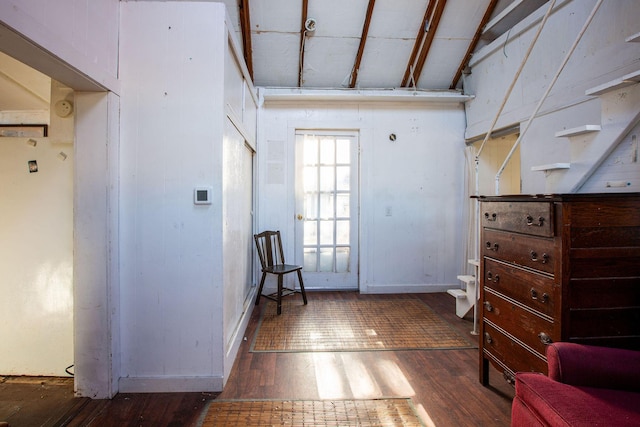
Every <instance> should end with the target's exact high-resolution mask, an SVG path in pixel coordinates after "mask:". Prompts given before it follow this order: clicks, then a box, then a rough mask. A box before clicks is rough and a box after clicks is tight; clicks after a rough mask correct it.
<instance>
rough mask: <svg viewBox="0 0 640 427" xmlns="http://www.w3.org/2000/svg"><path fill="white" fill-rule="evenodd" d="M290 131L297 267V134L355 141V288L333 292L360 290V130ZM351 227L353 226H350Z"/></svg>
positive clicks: (353, 242) (318, 127)
mask: <svg viewBox="0 0 640 427" xmlns="http://www.w3.org/2000/svg"><path fill="white" fill-rule="evenodd" d="M290 130H292V135H291V134H290V135H291V138H292V139H291V141H290V143H291V144H292V145H291V147H292V152H293V155H292V162H293V163H292V165H293V167H292V168H291V175H292V179H291V182H292V185H291V190H292V191H291V194H292V196H291V197H292V198H293V200H292V209H293V213H292V217H293V240H292V244H293V253H294V256H295V262H296V263H297V264H299V265H302V263H303V260H302V259H301V258H300V259H299V258H298V257H299V256H300V254H302V251H301V248H299V247H298V241H299V240H298V237H299V236H298V235H299V233H300V232H301V228H302V227H300V226H299V225H298V223H299V221H298V219H297V214H298V212H297V208H298V197H299V194H298V191H300V190H299V188H298V185H297V180H296V177H297V173H298V158H299V156H300V153H299V152H298V144H297V135H298V134H299V133H304V132H309V133H317V134H326V135H337V136H339V135H340V134H345V136H346V135H347V134H349V137H350V138H353V139H354V140H355V144H356V146H355V147H354V148H353V149H352V154H353V156H354V158H353V159H352V161H351V164H352V165H353V166H355V167H356V174H355V177H353V178H352V182H353V181H354V184H353V185H355V190H356V192H357V193H356V198H355V206H353V207H352V209H355V214H353V215H352V221H355V223H356V224H355V227H356V228H355V231H354V232H355V237H354V239H353V241H352V242H351V246H352V247H353V248H354V249H355V250H356V256H355V258H354V260H353V266H352V268H353V269H354V271H353V274H354V275H355V286H354V287H348V288H347V287H345V288H336V289H335V290H344V291H353V290H359V289H360V260H361V256H360V248H361V218H360V211H361V210H360V204H361V195H360V186H361V180H360V153H361V138H362V132H361V130H360V129H358V128H357V127H352V126H347V127H345V126H340V127H328V126H326V124H323V126H322V127H320V126H303V127H293V128H290ZM352 225H353V224H352ZM300 239H302V236H300ZM318 289H323V290H324V288H318ZM326 289H327V290H329V288H326Z"/></svg>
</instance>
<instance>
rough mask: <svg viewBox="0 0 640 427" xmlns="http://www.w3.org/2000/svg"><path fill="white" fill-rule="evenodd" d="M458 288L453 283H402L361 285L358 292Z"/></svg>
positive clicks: (424, 291)
mask: <svg viewBox="0 0 640 427" xmlns="http://www.w3.org/2000/svg"><path fill="white" fill-rule="evenodd" d="M456 287H457V288H459V287H460V285H455V284H436V285H426V284H409V285H406V284H403V285H400V284H398V285H394V284H386V285H363V286H361V287H360V293H363V294H428V293H436V292H446V291H447V289H452V288H456Z"/></svg>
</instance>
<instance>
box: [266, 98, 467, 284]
mask: <svg viewBox="0 0 640 427" xmlns="http://www.w3.org/2000/svg"><path fill="white" fill-rule="evenodd" d="M260 121H261V123H262V124H263V127H262V128H261V135H260V137H259V140H258V170H259V175H258V186H259V193H258V194H259V199H258V205H259V206H260V212H259V217H258V229H260V230H263V229H280V230H282V233H283V236H284V238H285V239H286V241H285V242H283V243H284V246H285V247H287V248H289V251H290V253H286V254H285V257H290V258H291V257H293V255H294V254H293V245H294V238H293V233H294V223H293V220H292V218H294V215H295V212H294V183H293V179H294V170H293V165H294V152H293V150H294V140H295V138H294V133H295V129H297V128H298V129H357V130H359V131H360V148H361V154H360V195H361V206H360V208H361V210H360V222H361V224H360V227H361V234H360V290H361V291H362V292H379V293H380V292H429V291H439V290H443V289H446V288H450V287H457V284H456V282H457V280H456V275H457V274H459V268H461V263H460V261H459V258H460V256H459V254H460V253H461V248H462V240H463V230H461V227H460V223H461V215H462V214H461V212H462V194H463V178H464V171H463V169H462V168H461V167H460V165H462V164H463V163H464V159H463V148H464V143H463V131H464V112H463V109H462V106H459V105H456V104H445V105H429V104H425V105H422V104H416V105H406V104H405V105H403V104H397V103H387V104H370V103H350V104H333V103H331V104H329V103H326V104H325V103H304V104H302V103H295V104H290V105H286V104H280V105H278V104H266V106H265V108H264V109H263V110H262V111H261V119H260ZM390 133H395V134H396V135H397V140H396V142H393V143H392V142H391V141H390V140H389V134H390ZM273 147H275V148H274V150H275V151H273V153H272V152H271V148H273ZM280 147H282V148H280ZM278 153H281V154H280V156H284V158H283V161H282V162H275V160H276V157H275V156H277V155H278ZM275 166H279V167H282V168H284V170H283V171H282V175H281V176H282V177H283V179H282V180H275V179H273V176H272V175H270V173H271V172H273V170H272V168H273V167H275ZM278 176H280V175H278ZM387 207H390V208H391V212H392V214H391V216H387Z"/></svg>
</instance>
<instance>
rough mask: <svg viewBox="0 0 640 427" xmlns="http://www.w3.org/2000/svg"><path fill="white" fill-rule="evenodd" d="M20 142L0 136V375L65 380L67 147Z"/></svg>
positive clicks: (69, 335)
mask: <svg viewBox="0 0 640 427" xmlns="http://www.w3.org/2000/svg"><path fill="white" fill-rule="evenodd" d="M71 120H72V119H71ZM71 138H72V136H71ZM27 139H28V138H6V137H5V138H0V182H2V190H0V206H2V214H1V215H0V216H1V218H2V220H1V221H0V241H1V242H2V244H1V245H0V277H2V280H1V281H0V289H1V292H2V298H0V324H2V325H3V326H2V328H0V339H1V340H2V342H3V346H4V347H5V348H6V349H11V350H10V351H8V350H7V351H3V352H2V353H1V354H0V374H2V375H53V376H66V375H67V374H66V373H65V368H66V367H68V366H69V365H72V364H73V164H74V156H73V145H71V144H52V143H51V142H50V141H49V139H48V138H34V140H35V141H36V142H37V145H36V146H35V147H34V146H32V145H29V144H27ZM61 151H63V152H64V153H65V155H66V156H67V158H66V159H65V160H62V159H61V158H58V155H59V153H60V152H61ZM31 160H35V161H37V163H38V172H36V173H30V172H29V168H28V165H27V162H29V161H31ZM43 354H46V355H47V357H42V356H43Z"/></svg>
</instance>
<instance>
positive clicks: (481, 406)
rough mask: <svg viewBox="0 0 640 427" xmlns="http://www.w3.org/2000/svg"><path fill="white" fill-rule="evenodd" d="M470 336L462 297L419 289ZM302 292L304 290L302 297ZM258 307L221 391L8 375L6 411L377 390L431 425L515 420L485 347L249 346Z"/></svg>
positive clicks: (74, 420)
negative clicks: (481, 352) (89, 390)
mask: <svg viewBox="0 0 640 427" xmlns="http://www.w3.org/2000/svg"><path fill="white" fill-rule="evenodd" d="M308 297H309V303H310V304H312V303H313V301H317V300H321V299H333V300H336V299H358V298H359V299H388V298H407V297H408V295H406V294H405V295H360V294H359V293H356V292H308ZM412 297H415V298H419V299H421V300H422V301H424V302H425V303H426V304H428V305H429V306H430V307H431V308H432V309H433V310H434V311H435V312H436V313H438V314H440V315H441V316H442V317H443V318H445V320H447V321H448V322H449V323H450V324H451V325H452V326H453V327H455V328H456V329H457V330H459V331H460V332H461V333H462V334H464V335H465V336H467V337H468V338H469V340H470V341H471V342H476V340H477V337H475V336H472V335H471V334H470V331H471V330H472V329H473V322H472V319H471V318H470V317H468V318H465V319H459V318H458V317H456V316H455V300H454V298H453V297H451V296H449V295H447V294H444V293H436V294H416V295H412ZM294 298H295V297H294ZM266 302H267V300H264V299H263V303H261V305H260V306H258V307H257V309H256V310H254V312H253V315H252V318H251V321H250V323H249V326H248V328H247V331H246V334H245V335H246V337H247V340H246V341H244V342H243V344H242V346H241V348H240V351H239V355H238V358H237V359H236V363H235V365H234V367H233V370H232V373H231V376H230V378H229V380H228V382H227V385H226V387H225V389H224V391H223V392H222V393H220V394H218V393H161V394H148V393H144V394H119V395H117V396H116V397H115V398H114V399H112V400H90V399H84V398H74V397H73V381H72V380H70V379H57V378H10V377H5V378H0V421H8V422H9V423H10V424H11V426H12V427H20V426H29V427H32V426H89V425H91V426H101V427H102V426H106V427H109V426H119V427H120V426H131V427H133V426H136V427H137V426H154V427H162V426H193V425H196V424H197V421H198V419H199V418H200V417H201V415H202V414H203V411H204V410H205V408H206V405H207V403H208V402H209V401H211V400H213V399H215V398H220V399H296V400H297V399H310V400H325V399H370V398H380V397H408V398H410V399H411V400H412V402H413V404H414V406H415V407H416V409H417V411H418V412H419V414H420V416H421V418H422V419H423V421H424V422H425V424H426V425H427V426H438V427H442V426H508V425H509V420H510V415H511V400H512V398H513V388H512V387H511V386H510V385H508V384H506V382H505V381H504V380H502V378H501V376H500V375H499V374H498V373H497V371H495V370H492V372H491V375H490V386H489V387H483V386H482V385H481V384H480V383H479V381H478V350H477V349H462V350H425V351H421V350H411V351H380V352H342V353H340V352H335V353H333V352H319V353H250V352H249V346H250V343H251V339H252V337H253V335H254V333H255V331H256V329H257V326H258V320H259V314H260V310H262V309H263V308H264V306H265V303H266Z"/></svg>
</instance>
